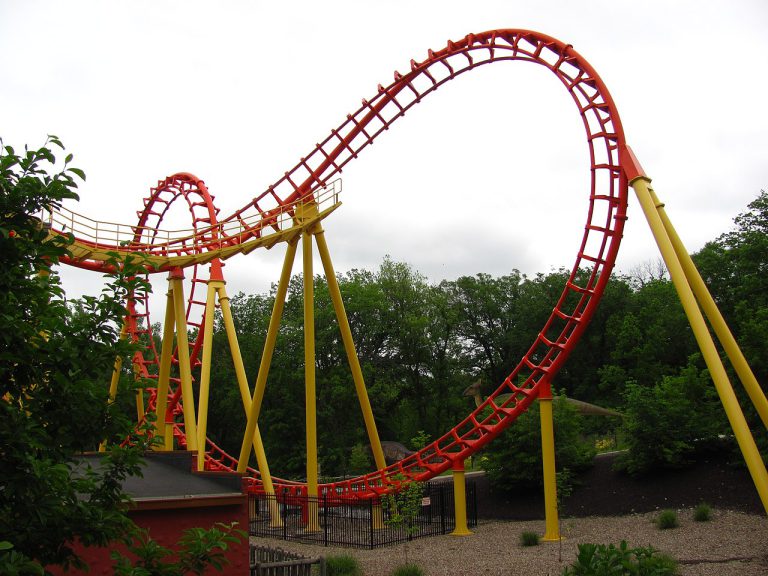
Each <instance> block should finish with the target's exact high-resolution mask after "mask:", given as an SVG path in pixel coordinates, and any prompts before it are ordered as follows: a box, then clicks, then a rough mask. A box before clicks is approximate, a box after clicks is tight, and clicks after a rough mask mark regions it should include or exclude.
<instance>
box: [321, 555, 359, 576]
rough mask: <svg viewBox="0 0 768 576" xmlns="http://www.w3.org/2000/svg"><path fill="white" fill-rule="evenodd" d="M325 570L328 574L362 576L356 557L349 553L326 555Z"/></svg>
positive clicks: (331, 575) (334, 575) (330, 575)
mask: <svg viewBox="0 0 768 576" xmlns="http://www.w3.org/2000/svg"><path fill="white" fill-rule="evenodd" d="M325 571H326V574H327V575H328V576H362V575H363V570H362V568H360V563H359V562H358V561H357V558H355V557H354V556H350V555H349V554H342V555H340V556H327V557H326V558H325Z"/></svg>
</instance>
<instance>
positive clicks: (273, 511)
mask: <svg viewBox="0 0 768 576" xmlns="http://www.w3.org/2000/svg"><path fill="white" fill-rule="evenodd" d="M218 296H219V304H220V305H221V317H222V320H223V321H224V330H225V332H226V334H227V341H228V342H229V350H230V353H231V354H232V363H233V364H234V367H235V376H236V378H237V385H238V388H239V389H240V398H241V400H242V402H243V409H244V410H245V416H246V418H247V417H248V414H249V413H250V411H251V403H252V400H251V393H250V390H249V389H248V379H247V378H246V375H245V365H244V364H243V357H242V354H241V353H240V344H239V343H238V341H237V333H236V332H235V323H234V321H233V319H232V310H231V308H230V306H229V296H227V291H226V288H225V282H223V281H222V283H221V286H220V287H219V288H218ZM253 450H254V452H255V453H256V462H257V465H258V467H259V472H260V474H261V481H262V484H263V485H264V492H265V493H266V495H267V497H268V505H269V512H270V522H269V525H270V527H272V528H279V527H281V526H282V525H283V519H282V517H281V516H280V507H279V506H278V503H277V500H276V499H275V498H274V496H275V487H274V485H273V483H272V475H271V474H270V472H269V464H268V463H267V454H266V452H265V450H264V444H263V442H262V441H261V434H260V433H259V426H258V424H257V425H256V428H255V431H254V435H253Z"/></svg>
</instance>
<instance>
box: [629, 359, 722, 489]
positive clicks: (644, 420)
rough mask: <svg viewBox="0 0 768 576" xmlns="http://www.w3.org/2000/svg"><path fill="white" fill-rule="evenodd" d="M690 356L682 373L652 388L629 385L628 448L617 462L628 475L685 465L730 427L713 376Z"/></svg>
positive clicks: (716, 443) (710, 447) (712, 444)
mask: <svg viewBox="0 0 768 576" xmlns="http://www.w3.org/2000/svg"><path fill="white" fill-rule="evenodd" d="M696 362H697V358H696V357H694V358H692V359H691V360H690V362H689V364H688V366H687V367H686V368H684V369H682V370H681V371H680V375H679V376H674V377H672V376H668V377H665V378H664V379H663V380H662V381H661V382H660V383H658V384H656V385H654V386H652V387H644V386H640V385H638V384H628V385H627V391H626V407H625V414H626V417H625V418H624V434H625V437H626V443H627V447H628V452H627V453H626V454H625V455H624V456H622V458H620V459H619V460H618V462H617V466H618V467H619V468H620V469H623V470H626V471H627V472H629V473H630V474H635V475H637V474H642V473H646V472H649V471H651V470H654V469H658V468H681V467H683V466H685V465H686V464H687V463H688V462H689V461H690V459H691V458H692V457H693V456H694V454H695V453H696V452H697V451H702V450H706V449H712V447H713V446H717V445H718V437H719V436H720V435H721V434H724V433H726V432H727V427H726V426H727V423H726V421H725V419H724V416H723V410H722V407H721V406H720V403H719V400H718V398H717V394H716V392H715V390H714V387H713V386H712V385H711V381H710V379H709V375H708V373H707V372H706V371H701V370H699V369H698V368H697V366H696Z"/></svg>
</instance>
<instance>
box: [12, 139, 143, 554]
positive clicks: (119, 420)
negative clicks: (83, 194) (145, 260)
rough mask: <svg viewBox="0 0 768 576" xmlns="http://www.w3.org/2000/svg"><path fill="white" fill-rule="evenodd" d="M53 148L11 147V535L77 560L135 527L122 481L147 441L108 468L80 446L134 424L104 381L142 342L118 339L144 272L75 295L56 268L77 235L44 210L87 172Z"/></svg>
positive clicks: (31, 548)
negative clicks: (79, 551)
mask: <svg viewBox="0 0 768 576" xmlns="http://www.w3.org/2000/svg"><path fill="white" fill-rule="evenodd" d="M53 146H56V147H59V148H61V149H62V150H63V146H62V144H61V142H60V141H59V140H58V138H56V137H54V136H51V137H49V138H48V140H47V141H46V143H45V145H44V146H43V147H41V148H39V149H37V150H28V149H25V150H24V152H23V153H16V151H15V150H14V149H13V148H12V147H11V146H4V147H3V148H2V151H0V192H1V194H0V217H1V218H2V224H0V270H2V273H0V310H2V313H1V314H0V397H2V401H0V411H1V412H2V414H0V541H7V542H9V543H10V544H11V545H12V546H13V551H15V552H16V553H17V554H18V555H21V556H23V557H26V558H27V559H29V560H32V561H34V562H35V563H37V564H38V565H42V566H45V565H48V564H58V565H60V566H63V567H67V566H70V565H79V564H81V561H80V559H79V558H78V557H77V556H76V555H75V553H74V551H73V548H72V543H73V542H74V541H75V540H79V541H80V542H82V543H83V544H85V545H86V546H90V545H105V544H106V543H107V542H109V541H110V540H113V539H115V538H118V537H122V536H123V535H124V534H125V533H126V530H127V529H128V528H129V527H130V525H131V524H130V522H129V520H128V519H127V517H126V515H125V512H124V504H125V500H126V496H125V494H123V492H122V490H121V488H120V486H121V481H122V480H123V479H124V478H125V477H126V476H128V475H133V474H137V473H138V472H139V458H140V453H141V450H142V449H143V447H144V446H145V444H143V443H142V442H141V441H140V439H139V438H134V442H135V445H134V447H132V448H120V447H117V446H114V447H113V448H111V449H110V450H109V451H108V452H107V454H106V456H105V458H104V460H103V465H102V466H101V467H100V468H99V469H98V470H94V469H83V468H82V466H80V465H79V462H78V460H77V455H78V454H79V453H81V452H83V451H86V450H94V449H96V448H97V447H98V445H99V442H100V441H101V440H110V441H113V442H114V441H117V440H124V439H125V438H126V437H127V436H128V435H129V434H130V433H131V430H132V425H131V422H130V420H129V419H128V418H127V417H126V415H125V414H124V413H123V412H122V411H121V409H120V406H119V403H118V402H109V401H108V400H109V399H108V396H107V393H108V387H107V386H106V385H105V382H108V381H109V376H110V373H111V371H112V366H113V364H114V361H115V358H116V357H117V356H121V355H123V356H125V355H128V354H129V353H130V352H131V346H130V345H129V344H128V343H126V342H125V341H121V340H120V337H119V334H120V324H121V319H122V316H123V314H124V312H125V311H124V308H123V306H122V304H121V301H122V299H123V298H124V297H125V296H126V294H127V293H128V291H129V290H131V289H134V288H140V286H139V285H138V283H140V281H139V280H137V279H136V278H135V277H132V276H131V275H130V273H131V270H130V268H128V269H126V270H124V271H121V272H118V273H117V274H116V275H115V276H113V277H112V278H111V279H110V281H109V282H108V284H107V286H106V287H105V289H104V291H103V292H102V294H101V295H100V296H98V297H85V298H83V300H82V301H81V302H80V303H79V304H78V306H77V309H74V308H73V307H70V306H68V305H67V302H66V299H65V296H64V292H63V290H62V288H61V285H60V283H59V278H58V276H57V274H56V272H55V269H54V268H53V266H54V265H55V264H56V263H58V261H59V260H60V258H61V257H62V256H64V255H65V254H67V245H68V243H69V240H68V239H67V238H64V237H61V236H55V237H49V235H48V230H47V228H46V226H45V225H44V224H43V221H41V219H40V216H41V215H42V214H43V211H44V210H51V209H53V208H55V207H57V206H58V205H60V203H61V202H62V201H63V200H65V199H76V198H77V194H76V193H75V189H76V188H77V183H76V180H75V178H76V177H80V178H83V177H84V175H83V173H82V171H81V170H79V169H77V168H73V167H71V166H70V162H71V160H72V155H68V156H67V157H66V159H65V161H64V164H63V167H62V168H60V169H57V168H56V157H55V156H54V154H53V151H52V150H51V148H52V147H53ZM0 555H1V556H0V557H2V558H3V559H5V560H7V559H8V556H6V553H2V552H0ZM2 561H3V560H0V562H2Z"/></svg>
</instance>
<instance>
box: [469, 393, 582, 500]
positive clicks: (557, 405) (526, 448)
mask: <svg viewBox="0 0 768 576" xmlns="http://www.w3.org/2000/svg"><path fill="white" fill-rule="evenodd" d="M553 409H554V428H555V438H557V442H556V443H555V462H556V463H557V467H558V470H559V471H562V470H564V469H568V470H570V471H571V472H579V471H581V470H585V469H587V468H589V466H591V465H592V459H593V457H594V455H595V449H594V447H593V446H592V445H591V443H590V442H588V441H586V440H584V439H583V438H582V420H583V417H582V416H581V414H579V413H578V412H577V411H576V409H575V408H574V407H573V406H571V405H570V404H568V403H567V402H565V401H563V399H562V398H555V401H554V405H553ZM482 461H483V465H484V467H485V471H486V474H487V476H488V479H489V480H490V482H491V485H492V486H493V487H494V488H495V489H498V490H500V491H503V492H507V493H511V492H514V491H515V490H517V489H519V488H537V487H539V486H541V485H542V482H543V481H544V473H543V471H542V464H541V423H540V417H539V405H538V402H536V403H534V404H533V405H532V406H531V407H530V408H529V409H528V411H527V412H525V413H524V414H522V415H521V416H520V417H519V418H518V419H517V421H516V422H515V425H514V426H513V427H511V428H510V429H509V430H508V431H507V432H505V433H503V434H501V435H500V436H499V437H498V438H496V440H494V441H493V442H492V443H491V444H490V445H489V446H488V448H486V449H485V455H484V457H483V458H482Z"/></svg>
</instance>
